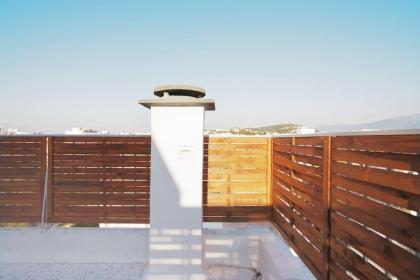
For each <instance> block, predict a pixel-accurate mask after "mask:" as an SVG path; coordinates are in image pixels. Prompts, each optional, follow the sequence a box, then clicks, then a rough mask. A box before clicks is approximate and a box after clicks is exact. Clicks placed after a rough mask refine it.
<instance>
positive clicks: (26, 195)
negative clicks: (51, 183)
mask: <svg viewBox="0 0 420 280" xmlns="http://www.w3.org/2000/svg"><path fill="white" fill-rule="evenodd" d="M45 162H46V157H45V138H43V137H34V136H31V137H23V136H1V137H0V222H12V223H14V222H29V223H39V222H40V221H41V210H42V209H41V205H42V196H43V185H44V184H43V183H44V177H45Z"/></svg>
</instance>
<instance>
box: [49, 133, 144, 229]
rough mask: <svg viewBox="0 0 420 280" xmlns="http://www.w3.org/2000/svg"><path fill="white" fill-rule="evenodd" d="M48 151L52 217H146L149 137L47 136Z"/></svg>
mask: <svg viewBox="0 0 420 280" xmlns="http://www.w3.org/2000/svg"><path fill="white" fill-rule="evenodd" d="M48 153H49V155H50V156H49V159H50V160H49V162H51V165H50V168H49V170H51V173H50V175H51V180H49V186H48V190H49V193H48V195H49V198H50V199H49V200H48V201H49V202H50V205H49V207H48V210H49V213H48V217H50V219H49V221H50V222H55V223H64V222H77V223H100V222H102V223H148V222H149V196H150V137H51V138H49V139H48Z"/></svg>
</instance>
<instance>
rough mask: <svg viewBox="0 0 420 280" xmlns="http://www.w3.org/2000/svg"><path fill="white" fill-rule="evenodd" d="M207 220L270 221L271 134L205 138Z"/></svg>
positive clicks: (204, 181) (204, 195) (205, 203)
mask: <svg viewBox="0 0 420 280" xmlns="http://www.w3.org/2000/svg"><path fill="white" fill-rule="evenodd" d="M204 142H205V144H204V172H203V202H204V221H207V222H212V221H217V222H222V221H224V222H250V221H267V220H268V217H269V216H270V207H269V206H270V204H271V138H263V137H258V138H257V137H246V138H245V137H230V138H219V137H211V138H208V137H206V138H205V141H204Z"/></svg>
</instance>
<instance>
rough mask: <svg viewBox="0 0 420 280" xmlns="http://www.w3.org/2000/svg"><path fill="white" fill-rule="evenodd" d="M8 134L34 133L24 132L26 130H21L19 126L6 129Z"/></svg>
mask: <svg viewBox="0 0 420 280" xmlns="http://www.w3.org/2000/svg"><path fill="white" fill-rule="evenodd" d="M4 133H5V134H7V135H28V134H32V133H30V132H24V131H20V130H19V129H18V128H8V129H6V130H5V132H4Z"/></svg>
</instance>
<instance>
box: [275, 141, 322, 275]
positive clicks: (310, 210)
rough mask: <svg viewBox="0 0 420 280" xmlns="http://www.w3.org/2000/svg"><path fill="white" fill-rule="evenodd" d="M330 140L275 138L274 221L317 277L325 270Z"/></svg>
mask: <svg viewBox="0 0 420 280" xmlns="http://www.w3.org/2000/svg"><path fill="white" fill-rule="evenodd" d="M327 139H328V138H327V137H296V138H295V137H290V138H273V219H274V222H275V225H276V226H277V228H278V229H279V231H280V233H282V235H283V236H284V237H285V238H286V239H287V240H288V242H289V244H291V245H292V247H293V248H294V250H295V251H296V253H297V254H298V255H299V256H300V257H301V259H302V260H303V261H304V262H305V263H306V264H307V266H308V267H309V268H310V270H311V271H312V272H313V273H314V274H315V276H316V277H317V278H321V275H322V274H324V270H325V268H324V265H325V263H324V262H323V251H322V250H323V246H324V240H323V228H324V227H325V216H324V215H325V214H326V212H325V211H324V210H323V207H324V206H323V188H324V183H325V182H324V179H325V178H324V170H323V167H324V153H325V151H324V145H325V143H326V140H327ZM326 211H328V210H326ZM327 230H328V229H327Z"/></svg>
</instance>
